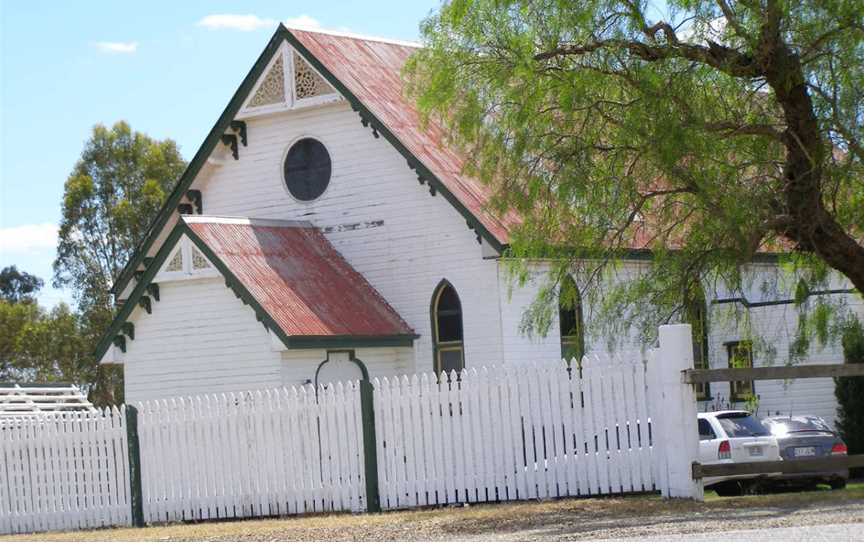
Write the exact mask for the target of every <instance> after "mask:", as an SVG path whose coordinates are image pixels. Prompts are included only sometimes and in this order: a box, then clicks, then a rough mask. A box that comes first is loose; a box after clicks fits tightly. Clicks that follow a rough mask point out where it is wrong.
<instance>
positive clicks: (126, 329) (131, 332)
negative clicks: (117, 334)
mask: <svg viewBox="0 0 864 542" xmlns="http://www.w3.org/2000/svg"><path fill="white" fill-rule="evenodd" d="M123 334H124V335H126V336H127V337H129V338H130V339H131V340H133V341H134V340H135V324H133V323H132V322H123Z"/></svg>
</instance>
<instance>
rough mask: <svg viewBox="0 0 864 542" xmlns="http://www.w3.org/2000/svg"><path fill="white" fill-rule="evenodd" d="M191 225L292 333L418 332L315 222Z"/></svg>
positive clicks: (192, 221)
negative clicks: (332, 243) (311, 223)
mask: <svg viewBox="0 0 864 542" xmlns="http://www.w3.org/2000/svg"><path fill="white" fill-rule="evenodd" d="M184 222H186V225H187V226H188V227H189V229H190V230H191V231H192V232H193V234H195V235H196V236H197V237H198V238H199V239H200V240H201V241H202V242H204V243H205V244H206V245H207V247H208V248H209V249H210V250H211V251H212V252H213V254H214V255H215V256H216V257H217V258H218V259H219V260H220V261H221V262H222V263H223V264H224V265H225V266H226V267H227V268H228V270H229V271H231V273H232V274H233V275H234V276H235V277H236V279H237V280H238V281H240V282H241V283H242V284H243V286H244V287H245V288H246V289H247V290H248V291H249V293H250V294H251V295H252V296H253V297H254V298H255V300H256V301H257V302H258V304H259V305H260V306H261V307H262V308H263V309H264V310H265V311H267V313H268V314H269V315H270V316H271V318H273V320H274V321H275V322H276V324H277V325H279V327H280V328H281V329H282V330H283V331H284V332H285V334H286V335H288V336H289V337H291V336H304V337H331V336H354V337H382V336H397V335H398V336H412V337H413V336H414V335H415V334H414V331H413V330H412V329H411V327H410V326H409V325H408V324H407V323H405V321H404V320H403V319H402V318H401V317H400V316H399V314H398V313H397V312H396V311H395V310H394V309H393V308H392V307H391V306H390V305H389V304H388V303H387V301H386V300H385V299H384V298H383V297H382V296H381V294H379V293H378V292H377V291H376V290H375V288H373V287H372V285H371V284H369V282H367V281H366V279H365V278H364V277H363V276H362V275H361V274H360V273H358V272H357V271H356V270H355V269H354V268H353V267H351V265H350V264H349V263H348V262H347V261H346V260H345V259H344V258H343V257H342V255H341V254H339V252H338V251H337V250H336V249H335V248H333V245H331V244H330V242H329V241H328V240H327V239H326V238H325V237H324V235H323V234H322V233H321V231H320V230H318V229H317V228H315V227H313V226H311V225H310V224H309V223H306V222H296V221H294V222H282V221H274V220H260V221H257V220H254V219H224V218H218V217H202V216H196V217H184Z"/></svg>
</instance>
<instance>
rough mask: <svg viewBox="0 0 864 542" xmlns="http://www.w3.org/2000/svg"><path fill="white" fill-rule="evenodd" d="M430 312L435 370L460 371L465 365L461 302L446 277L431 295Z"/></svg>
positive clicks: (437, 372) (436, 371) (437, 371)
mask: <svg viewBox="0 0 864 542" xmlns="http://www.w3.org/2000/svg"><path fill="white" fill-rule="evenodd" d="M431 312H432V338H433V341H434V351H435V373H436V374H440V373H441V372H442V371H443V372H446V373H448V374H449V373H450V371H456V372H459V371H461V370H462V369H464V368H465V343H464V338H463V337H464V335H463V333H462V303H461V302H460V301H459V295H458V294H457V293H456V290H455V289H454V288H453V285H452V284H450V283H449V282H447V281H446V280H443V281H441V284H439V285H438V287H437V288H435V292H434V293H433V294H432V311H431Z"/></svg>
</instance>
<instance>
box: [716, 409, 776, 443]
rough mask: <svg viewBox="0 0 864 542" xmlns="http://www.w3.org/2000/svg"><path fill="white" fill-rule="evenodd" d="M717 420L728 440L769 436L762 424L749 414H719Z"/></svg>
mask: <svg viewBox="0 0 864 542" xmlns="http://www.w3.org/2000/svg"><path fill="white" fill-rule="evenodd" d="M717 420H718V421H719V422H720V426H721V427H722V428H723V430H724V431H726V435H728V436H729V437H730V438H736V437H764V436H767V435H768V434H769V433H768V429H767V428H766V427H765V426H764V425H762V422H760V421H759V420H757V419H756V418H754V417H753V416H751V415H749V414H720V415H718V416H717Z"/></svg>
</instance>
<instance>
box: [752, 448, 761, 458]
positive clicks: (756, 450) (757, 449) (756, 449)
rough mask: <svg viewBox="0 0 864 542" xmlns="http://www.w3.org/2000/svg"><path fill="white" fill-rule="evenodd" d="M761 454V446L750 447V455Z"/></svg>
mask: <svg viewBox="0 0 864 542" xmlns="http://www.w3.org/2000/svg"><path fill="white" fill-rule="evenodd" d="M760 455H762V446H751V447H750V456H751V457H753V456H760Z"/></svg>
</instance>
